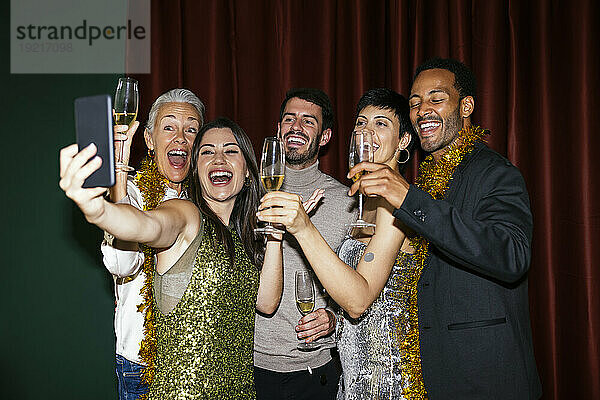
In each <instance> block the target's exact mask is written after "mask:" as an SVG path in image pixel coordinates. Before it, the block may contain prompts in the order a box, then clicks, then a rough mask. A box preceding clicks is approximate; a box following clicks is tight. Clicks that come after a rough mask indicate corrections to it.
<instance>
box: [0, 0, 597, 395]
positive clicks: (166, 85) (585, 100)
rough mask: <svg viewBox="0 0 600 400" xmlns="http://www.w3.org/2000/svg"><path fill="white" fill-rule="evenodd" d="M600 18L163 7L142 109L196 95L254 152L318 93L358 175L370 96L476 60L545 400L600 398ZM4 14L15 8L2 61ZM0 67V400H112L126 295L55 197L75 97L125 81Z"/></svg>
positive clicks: (89, 231)
mask: <svg viewBox="0 0 600 400" xmlns="http://www.w3.org/2000/svg"><path fill="white" fill-rule="evenodd" d="M599 15H600V7H599V5H598V3H597V2H594V1H592V0H580V1H570V2H569V1H552V0H548V1H546V0H532V1H500V0H493V1H477V0H471V1H468V0H462V1H460V0H448V1H441V0H440V1H434V0H428V1H417V0H411V1H408V0H407V1H393V0H388V1H384V0H372V1H361V0H355V1H349V0H348V1H346V0H339V1H333V0H325V1H316V0H314V1H300V0H290V1H275V0H272V1H258V0H257V1H243V0H227V1H218V0H203V1H184V0H179V1H176V0H173V1H152V74H151V75H144V76H137V78H138V79H139V81H140V93H141V103H142V105H141V109H140V114H139V115H140V116H141V120H142V121H143V122H145V118H146V116H147V112H148V109H149V105H150V104H151V102H152V101H153V100H154V99H155V98H156V97H157V96H158V95H159V94H161V93H162V92H164V91H166V90H168V89H171V88H173V87H178V86H179V87H187V88H189V89H191V90H193V91H194V92H195V93H196V94H198V96H199V97H200V98H201V99H202V100H203V101H204V102H205V103H206V105H207V114H208V117H209V119H212V118H214V117H216V116H218V115H224V116H228V117H230V118H233V119H234V120H236V121H237V122H238V123H239V124H240V125H241V126H242V127H243V128H244V129H245V130H246V132H247V133H248V134H249V136H250V137H251V138H252V140H253V143H254V145H255V148H256V150H258V149H259V148H260V145H261V142H262V138H263V137H264V136H267V135H272V134H273V133H274V129H275V127H276V120H277V116H278V113H279V105H280V102H281V100H282V98H283V96H284V94H285V91H286V90H287V89H289V88H290V87H296V86H313V87H319V88H322V89H324V90H325V91H326V92H327V93H329V95H330V96H331V98H332V101H333V103H334V106H335V108H336V125H335V129H334V138H333V140H332V142H331V143H330V145H329V146H328V149H327V151H326V153H325V154H324V156H323V157H322V159H321V166H322V169H323V170H325V171H326V172H328V173H330V174H332V175H333V176H335V177H337V178H339V179H340V180H343V181H345V180H344V178H343V177H344V175H345V173H346V170H347V166H346V163H347V159H346V156H345V154H346V147H347V138H348V133H349V131H350V129H351V126H352V124H353V120H354V113H355V105H356V102H357V100H358V98H359V97H360V95H361V94H362V93H363V92H364V91H365V90H367V89H369V88H371V87H380V86H387V87H390V88H393V89H395V90H397V91H399V92H400V93H403V94H408V93H409V89H410V82H411V78H412V73H413V71H414V68H415V67H416V66H417V65H418V64H419V63H421V62H422V61H423V60H425V59H427V58H429V57H432V56H442V57H454V58H458V59H460V60H461V61H463V62H465V63H466V64H467V65H469V66H471V67H472V69H473V70H474V72H475V74H476V76H477V78H478V82H479V90H478V94H479V97H478V98H477V99H476V104H475V107H476V112H475V115H474V120H475V122H476V123H478V124H481V125H482V126H484V127H486V128H489V129H491V131H492V136H491V137H490V140H489V144H490V146H491V147H493V148H494V149H496V150H497V151H499V152H500V153H502V154H504V155H506V156H507V157H508V158H509V159H510V160H511V161H512V162H513V163H515V164H516V165H517V166H518V167H519V168H520V169H521V171H522V172H523V175H524V176H525V180H526V182H527V185H528V189H529V193H530V197H531V202H532V210H533V213H534V221H535V231H534V242H533V256H532V264H531V271H530V275H529V286H530V308H531V318H532V330H533V335H534V345H535V354H536V360H537V364H538V370H539V373H540V377H541V379H542V384H543V387H544V396H543V398H544V399H571V398H582V399H588V398H589V399H591V398H600V355H599V352H600V348H599V346H600V345H599V343H600V332H599V329H600V328H599V327H600V295H599V294H598V292H599V289H600V272H599V271H598V268H597V266H598V262H597V261H596V260H597V259H598V258H599V256H600V254H599V246H598V244H599V243H600V202H599V201H598V200H597V199H598V194H599V191H600V187H599V186H600V182H599V180H598V175H597V174H596V171H597V170H598V169H599V168H600V161H599V160H598V159H597V158H596V157H595V155H596V153H597V152H598V150H599V149H600V143H599V142H600V140H599V139H598V135H597V132H598V127H599V126H598V117H597V113H598V111H597V110H598V107H599V106H600V104H599V101H598V93H600V51H599V50H600V46H599V44H598V43H600V35H599V33H598V29H596V26H595V25H596V24H597V21H596V20H597V17H598V16H599ZM9 16H10V13H9V2H8V1H7V2H4V4H3V5H2V16H1V18H2V22H4V24H3V33H4V37H5V40H3V41H2V43H3V44H2V45H3V46H4V48H3V50H4V52H3V54H8V50H9V42H8V38H9V29H10V21H9ZM0 68H1V74H2V83H3V84H4V85H3V86H4V93H3V96H1V98H2V100H1V101H2V110H3V111H4V115H3V121H4V124H3V126H4V130H3V138H4V140H3V143H4V146H3V156H2V157H1V158H0V162H1V163H2V164H1V165H2V171H3V175H2V178H3V179H2V181H3V182H4V184H5V188H4V190H3V196H2V223H3V228H4V229H2V242H1V243H2V246H3V247H2V248H3V249H4V251H3V253H4V255H5V257H3V261H2V266H3V268H2V271H3V277H2V279H1V280H0V282H1V283H0V302H1V303H0V304H2V305H3V306H4V310H5V311H4V313H2V316H1V317H0V343H1V347H0V354H1V356H0V360H1V361H0V368H1V369H0V376H1V378H0V379H1V380H2V381H1V382H0V397H1V398H10V399H13V398H15V399H30V398H48V399H55V398H56V399H58V398H61V399H65V398H74V399H75V398H76V399H81V398H85V399H96V398H97V399H107V398H114V395H115V387H116V379H115V377H114V372H113V364H114V333H113V328H112V317H113V308H114V299H113V295H112V281H111V278H110V276H109V274H108V273H107V272H106V271H105V269H104V268H103V267H102V264H101V255H100V251H99V243H100V239H101V232H100V231H99V230H98V229H97V228H95V227H93V226H90V225H88V224H87V223H85V221H84V220H83V218H82V216H81V213H80V212H79V211H78V210H77V209H75V208H74V206H73V204H72V203H71V202H70V201H68V200H67V199H66V198H65V197H64V195H63V194H62V192H61V191H60V189H59V188H58V150H59V148H61V147H63V146H65V145H67V144H69V143H71V142H73V141H74V138H75V133H74V127H73V107H72V104H73V99H74V98H75V97H78V96H83V95H91V94H99V93H109V94H112V93H113V92H114V85H115V83H116V80H117V76H116V75H11V74H10V73H9V72H10V60H9V57H8V56H5V57H4V58H3V59H2V60H1V61H0ZM140 133H141V132H139V133H138V135H137V141H136V145H135V154H136V157H135V158H137V159H139V158H140V157H141V155H142V154H143V153H144V152H145V149H144V146H143V144H142V141H141V138H142V135H141V134H140ZM421 157H422V155H419V158H421ZM414 173H415V168H414V165H413V168H412V169H411V170H410V171H409V174H408V175H409V177H412V176H414ZM6 255H7V256H6Z"/></svg>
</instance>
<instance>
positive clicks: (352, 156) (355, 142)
mask: <svg viewBox="0 0 600 400" xmlns="http://www.w3.org/2000/svg"><path fill="white" fill-rule="evenodd" d="M362 161H370V162H373V135H372V133H371V131H367V130H357V131H354V132H352V135H351V137H350V152H349V155H348V165H349V167H350V168H352V167H354V165H356V164H358V163H360V162H362ZM363 174H364V171H362V172H359V173H358V174H356V175H354V176H353V177H352V180H353V181H354V182H356V181H357V180H358V179H359V178H360V177H361V176H362V175H363ZM350 226H352V227H357V228H367V227H374V226H375V224H372V223H370V222H367V221H365V220H363V195H362V193H359V194H358V219H357V220H356V221H355V222H353V223H352V224H350Z"/></svg>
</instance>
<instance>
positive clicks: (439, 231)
mask: <svg viewBox="0 0 600 400" xmlns="http://www.w3.org/2000/svg"><path fill="white" fill-rule="evenodd" d="M394 216H395V217H396V218H398V219H400V220H401V221H402V222H403V223H404V224H406V225H407V226H408V227H409V228H411V229H413V230H414V231H415V232H417V233H418V234H420V235H422V236H424V237H425V238H427V239H428V240H429V242H430V245H429V257H428V258H427V261H426V265H425V267H424V268H423V272H422V274H421V278H420V280H419V283H418V287H417V291H418V294H417V297H418V310H419V311H418V315H419V339H420V347H421V363H422V368H423V379H424V382H425V387H426V389H427V392H428V395H429V398H430V399H434V400H435V399H503V400H504V399H537V398H539V397H540V396H541V385H540V381H539V377H538V374H537V370H536V365H535V359H534V356H533V345H532V340H531V327H530V320H529V302H528V294H527V272H528V270H529V261H530V254H531V253H530V246H531V235H532V217H531V211H530V208H529V196H528V194H527V189H526V187H525V182H524V180H523V177H522V176H521V174H520V172H519V171H518V169H517V168H516V167H514V166H513V165H512V164H511V163H510V162H509V161H508V160H507V159H505V158H504V157H502V156H501V155H499V154H498V153H496V152H495V151H493V150H491V149H489V148H488V147H487V146H486V145H484V144H483V143H480V142H479V143H476V145H475V148H474V150H473V151H472V152H471V153H470V154H468V155H466V156H465V158H464V159H463V160H462V162H461V164H460V165H459V166H458V167H457V169H456V171H455V172H454V174H453V176H452V179H451V181H450V184H449V188H448V190H447V192H446V196H445V199H444V200H433V199H432V198H431V196H430V195H429V194H427V193H425V192H424V191H422V190H420V189H419V188H417V187H416V186H414V185H411V186H410V189H409V191H408V195H407V196H406V199H405V201H404V203H403V204H402V206H401V207H400V208H399V209H396V210H395V211H394Z"/></svg>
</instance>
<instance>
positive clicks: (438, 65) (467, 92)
mask: <svg viewBox="0 0 600 400" xmlns="http://www.w3.org/2000/svg"><path fill="white" fill-rule="evenodd" d="M428 69H445V70H446V71H450V72H452V73H453V74H454V87H455V88H456V90H458V94H459V96H460V100H462V99H464V98H465V97H467V96H471V97H473V99H475V95H476V92H477V80H476V79H475V75H474V74H473V71H471V70H470V69H469V67H467V66H466V65H465V64H463V63H461V62H460V61H457V60H454V59H452V58H432V59H430V60H427V61H425V62H424V63H423V64H421V65H419V66H418V67H417V70H416V71H415V75H414V76H413V81H412V83H415V79H417V75H419V74H420V73H421V72H423V71H426V70H428Z"/></svg>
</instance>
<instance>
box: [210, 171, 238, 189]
mask: <svg viewBox="0 0 600 400" xmlns="http://www.w3.org/2000/svg"><path fill="white" fill-rule="evenodd" d="M208 179H210V181H211V182H212V184H213V185H217V186H224V185H227V184H228V183H229V182H231V179H233V174H232V173H231V172H229V171H226V170H215V171H212V172H209V173H208Z"/></svg>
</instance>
